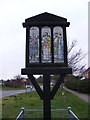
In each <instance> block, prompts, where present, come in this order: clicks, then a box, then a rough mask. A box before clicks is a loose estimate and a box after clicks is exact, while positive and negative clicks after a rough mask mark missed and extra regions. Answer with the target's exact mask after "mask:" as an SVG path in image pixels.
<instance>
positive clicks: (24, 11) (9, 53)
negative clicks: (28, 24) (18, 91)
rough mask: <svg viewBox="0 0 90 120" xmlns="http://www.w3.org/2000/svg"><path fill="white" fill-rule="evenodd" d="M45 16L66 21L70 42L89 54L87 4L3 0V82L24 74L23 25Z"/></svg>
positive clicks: (0, 73)
mask: <svg viewBox="0 0 90 120" xmlns="http://www.w3.org/2000/svg"><path fill="white" fill-rule="evenodd" d="M43 12H49V13H52V14H56V15H58V16H61V17H65V18H67V21H68V22H70V27H69V28H67V39H68V41H70V42H71V41H73V40H77V42H78V48H81V49H82V50H83V52H84V53H87V54H88V0H0V79H4V80H6V79H11V78H13V77H14V76H15V75H17V74H21V68H24V67H25V36H26V33H25V32H26V31H25V28H23V27H22V22H24V21H25V19H26V18H28V17H32V16H34V15H37V14H40V13H43ZM87 58H88V57H86V59H85V60H84V63H86V64H87V67H88V61H87Z"/></svg>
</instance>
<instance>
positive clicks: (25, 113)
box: [16, 107, 79, 120]
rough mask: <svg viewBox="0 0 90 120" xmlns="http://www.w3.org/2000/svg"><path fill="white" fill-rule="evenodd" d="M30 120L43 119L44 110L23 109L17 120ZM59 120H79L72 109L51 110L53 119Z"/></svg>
mask: <svg viewBox="0 0 90 120" xmlns="http://www.w3.org/2000/svg"><path fill="white" fill-rule="evenodd" d="M26 118H27V119H28V120H30V118H32V119H34V118H38V119H40V118H43V110H42V109H41V110H25V109H24V108H21V112H20V114H19V115H18V116H17V118H16V120H24V119H26ZM55 118H57V119H58V120H59V119H60V118H63V120H64V118H67V119H68V120H71V119H73V120H79V119H78V117H77V116H76V115H75V114H74V113H73V112H72V111H71V107H68V109H52V110H51V119H52V120H54V119H55Z"/></svg>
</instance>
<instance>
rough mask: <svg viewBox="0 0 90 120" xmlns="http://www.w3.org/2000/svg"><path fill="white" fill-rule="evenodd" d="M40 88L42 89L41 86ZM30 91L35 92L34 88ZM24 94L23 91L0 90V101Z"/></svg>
mask: <svg viewBox="0 0 90 120" xmlns="http://www.w3.org/2000/svg"><path fill="white" fill-rule="evenodd" d="M40 87H41V89H43V86H40ZM28 91H30V89H28ZM32 91H35V88H33V89H32ZM24 92H26V91H25V90H0V99H1V98H4V97H7V96H11V95H15V94H19V93H24Z"/></svg>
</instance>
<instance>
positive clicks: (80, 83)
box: [65, 75, 90, 93]
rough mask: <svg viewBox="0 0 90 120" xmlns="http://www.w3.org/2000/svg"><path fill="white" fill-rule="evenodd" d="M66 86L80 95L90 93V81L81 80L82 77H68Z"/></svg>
mask: <svg viewBox="0 0 90 120" xmlns="http://www.w3.org/2000/svg"><path fill="white" fill-rule="evenodd" d="M65 86H66V87H67V88H69V89H71V90H75V91H78V92H80V93H90V89H89V88H90V79H87V78H86V79H84V80H81V79H80V77H75V76H73V75H68V76H67V77H66V79H65Z"/></svg>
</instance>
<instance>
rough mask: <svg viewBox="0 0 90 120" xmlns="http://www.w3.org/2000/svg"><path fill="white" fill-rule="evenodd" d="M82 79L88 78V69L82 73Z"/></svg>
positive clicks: (89, 72)
mask: <svg viewBox="0 0 90 120" xmlns="http://www.w3.org/2000/svg"><path fill="white" fill-rule="evenodd" d="M83 77H85V78H90V67H89V68H88V69H86V70H85V71H84V72H83Z"/></svg>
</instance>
